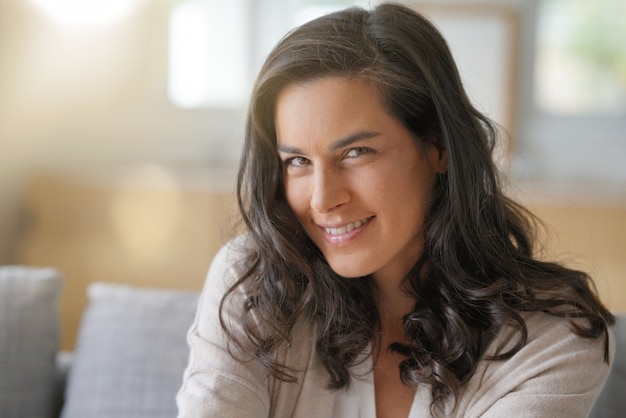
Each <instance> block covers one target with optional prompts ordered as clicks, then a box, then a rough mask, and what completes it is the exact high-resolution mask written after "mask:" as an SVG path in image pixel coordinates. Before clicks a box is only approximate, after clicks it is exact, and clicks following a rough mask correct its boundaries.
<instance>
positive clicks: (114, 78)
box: [0, 0, 244, 263]
mask: <svg viewBox="0 0 626 418" xmlns="http://www.w3.org/2000/svg"><path fill="white" fill-rule="evenodd" d="M128 1H132V0H128ZM137 2H138V3H137V4H138V8H137V9H136V10H135V11H134V12H133V14H131V15H130V16H128V17H126V18H125V19H123V20H121V21H119V22H117V23H115V24H110V25H105V26H100V27H91V28H90V27H64V26H60V25H59V24H57V23H55V22H53V21H52V20H50V19H49V18H48V17H46V15H45V14H43V13H42V12H41V11H39V10H38V9H37V8H36V7H35V6H33V5H32V3H31V2H30V1H28V0H0V174H1V175H0V236H2V238H3V239H2V240H0V263H6V262H11V261H12V260H13V253H14V248H15V240H16V237H17V235H18V234H19V206H20V204H21V203H20V199H21V198H22V197H23V188H24V182H25V181H26V179H27V178H28V176H29V175H30V174H31V173H32V172H33V171H36V170H37V169H38V168H39V167H42V166H44V167H50V166H52V167H81V166H86V167H91V166H93V165H101V166H110V165H112V164H117V163H120V162H164V163H168V164H185V165H188V164H212V163H214V162H220V164H222V161H227V162H228V161H230V162H232V161H233V160H235V159H236V157H237V155H238V153H239V149H240V146H239V141H240V139H241V138H242V132H243V125H244V124H243V119H244V116H243V115H244V112H243V110H239V111H235V110H217V109H203V110H194V111H188V110H187V111H185V110H181V109H177V108H175V107H173V106H172V105H171V104H170V103H169V101H168V99H167V97H166V91H167V88H166V86H167V47H168V45H167V42H168V40H167V25H168V12H169V10H170V7H171V4H172V3H173V0H137Z"/></svg>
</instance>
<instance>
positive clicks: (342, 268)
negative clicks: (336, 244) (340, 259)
mask: <svg viewBox="0 0 626 418" xmlns="http://www.w3.org/2000/svg"><path fill="white" fill-rule="evenodd" d="M328 264H329V265H330V268H331V269H332V270H333V271H334V272H335V273H337V274H338V275H340V276H341V277H345V278H346V279H354V278H358V277H363V276H367V275H369V274H371V273H372V272H371V271H368V270H366V269H363V268H355V266H354V265H355V264H358V263H341V264H337V263H330V262H329V263H328Z"/></svg>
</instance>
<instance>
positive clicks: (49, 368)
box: [0, 266, 62, 418]
mask: <svg viewBox="0 0 626 418" xmlns="http://www.w3.org/2000/svg"><path fill="white" fill-rule="evenodd" d="M61 282H62V279H61V277H60V275H59V273H58V272H57V271H55V270H53V269H49V268H35V267H23V266H3V267H0V417H11V418H21V417H24V418H27V417H37V418H43V417H50V416H51V414H52V413H53V409H54V408H53V406H54V399H53V398H54V394H55V393H56V388H55V382H56V368H55V355H56V352H57V349H58V341H59V321H58V317H59V315H58V303H57V300H58V295H59V292H60V289H61Z"/></svg>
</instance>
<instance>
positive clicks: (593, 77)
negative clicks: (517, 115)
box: [535, 0, 626, 114]
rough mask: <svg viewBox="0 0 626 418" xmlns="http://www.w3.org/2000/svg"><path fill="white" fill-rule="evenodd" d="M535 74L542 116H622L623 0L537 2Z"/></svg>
mask: <svg viewBox="0 0 626 418" xmlns="http://www.w3.org/2000/svg"><path fill="white" fill-rule="evenodd" d="M535 71H536V77H537V78H536V84H535V99H536V105H537V106H538V108H539V109H541V110H542V111H544V112H549V113H555V114H584V113H623V112H625V111H626V2H625V1H623V0H594V1H588V0H543V1H541V3H540V6H539V14H538V22H537V60H536V69H535Z"/></svg>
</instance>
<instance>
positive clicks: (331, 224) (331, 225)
mask: <svg viewBox="0 0 626 418" xmlns="http://www.w3.org/2000/svg"><path fill="white" fill-rule="evenodd" d="M371 218H373V216H366V217H363V218H358V219H355V220H352V221H341V222H336V221H335V222H328V223H317V222H316V223H317V225H318V226H320V227H321V228H325V229H330V228H341V227H343V226H346V225H348V224H353V223H355V222H359V221H360V222H365V221H369V220H370V219H371Z"/></svg>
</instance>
